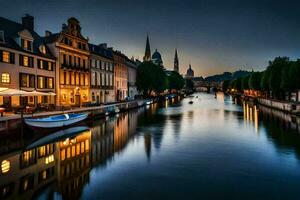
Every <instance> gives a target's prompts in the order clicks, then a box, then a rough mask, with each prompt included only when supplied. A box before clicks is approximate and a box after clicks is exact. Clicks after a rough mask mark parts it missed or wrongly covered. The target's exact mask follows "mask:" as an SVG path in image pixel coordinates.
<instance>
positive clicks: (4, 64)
mask: <svg viewBox="0 0 300 200" xmlns="http://www.w3.org/2000/svg"><path fill="white" fill-rule="evenodd" d="M138 62H139V61H138V60H134V59H129V58H128V57H127V56H126V55H124V54H123V53H121V52H120V51H117V50H114V49H113V48H109V47H107V44H105V43H104V44H99V45H95V44H91V43H89V40H88V38H87V37H85V36H83V35H82V31H81V26H80V23H79V21H78V20H77V19H76V18H74V17H71V18H69V19H68V21H67V24H63V25H62V29H61V31H60V32H59V33H51V32H50V31H45V35H44V36H40V35H39V34H38V33H37V32H35V28H34V17H33V16H30V15H25V16H24V17H22V22H21V23H18V22H14V21H11V20H9V19H5V18H2V17H0V87H4V88H13V89H20V90H25V91H34V90H36V91H40V92H48V93H50V92H52V93H55V94H56V95H55V96H54V95H52V96H39V97H24V99H23V100H22V101H23V104H24V105H39V104H52V105H56V106H83V105H99V104H102V103H111V102H116V101H122V100H125V99H126V98H131V99H132V98H134V97H135V96H136V95H137V90H136V86H135V82H136V69H137V64H138ZM0 105H5V106H6V107H14V106H19V105H20V97H17V96H16V97H14V96H12V97H0Z"/></svg>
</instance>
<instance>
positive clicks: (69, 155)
mask: <svg viewBox="0 0 300 200" xmlns="http://www.w3.org/2000/svg"><path fill="white" fill-rule="evenodd" d="M70 157H71V148H70V147H68V148H67V158H70Z"/></svg>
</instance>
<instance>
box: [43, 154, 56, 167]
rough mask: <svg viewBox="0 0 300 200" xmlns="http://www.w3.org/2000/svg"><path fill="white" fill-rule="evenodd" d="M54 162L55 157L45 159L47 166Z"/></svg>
mask: <svg viewBox="0 0 300 200" xmlns="http://www.w3.org/2000/svg"><path fill="white" fill-rule="evenodd" d="M53 161H54V155H53V154H52V155H50V156H48V157H46V158H45V164H46V165H47V164H49V163H52V162H53Z"/></svg>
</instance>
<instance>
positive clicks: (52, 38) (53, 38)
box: [43, 33, 60, 44]
mask: <svg viewBox="0 0 300 200" xmlns="http://www.w3.org/2000/svg"><path fill="white" fill-rule="evenodd" d="M59 35H60V33H52V34H51V35H49V36H46V37H43V40H44V42H45V43H46V44H49V43H53V42H55V41H56V40H57V39H58V37H59Z"/></svg>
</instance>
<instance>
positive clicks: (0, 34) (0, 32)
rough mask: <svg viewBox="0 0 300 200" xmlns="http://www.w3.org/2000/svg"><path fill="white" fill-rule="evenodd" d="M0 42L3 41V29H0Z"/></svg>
mask: <svg viewBox="0 0 300 200" xmlns="http://www.w3.org/2000/svg"><path fill="white" fill-rule="evenodd" d="M0 42H4V31H0Z"/></svg>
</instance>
